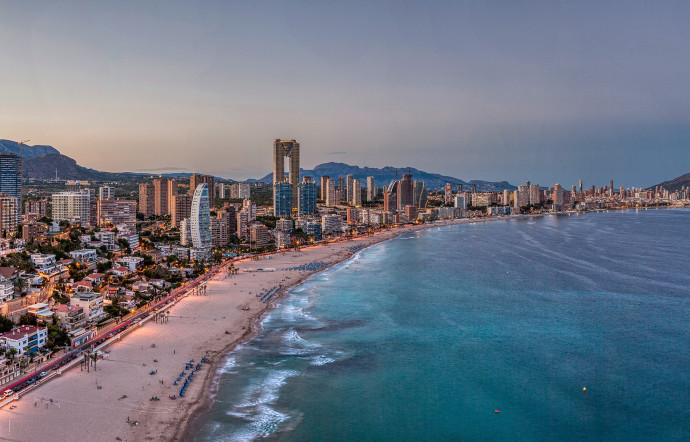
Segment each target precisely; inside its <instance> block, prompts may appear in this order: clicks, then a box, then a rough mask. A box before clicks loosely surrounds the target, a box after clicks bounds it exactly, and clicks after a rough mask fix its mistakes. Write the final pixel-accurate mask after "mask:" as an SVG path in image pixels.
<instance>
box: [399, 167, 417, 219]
mask: <svg viewBox="0 0 690 442" xmlns="http://www.w3.org/2000/svg"><path fill="white" fill-rule="evenodd" d="M397 194H398V195H397V196H398V211H399V212H404V211H405V206H411V205H412V204H414V188H413V183H412V174H409V173H406V174H404V175H403V176H402V179H401V180H400V181H399V182H398V192H397Z"/></svg>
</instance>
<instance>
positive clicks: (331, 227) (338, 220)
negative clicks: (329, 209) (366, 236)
mask: <svg viewBox="0 0 690 442" xmlns="http://www.w3.org/2000/svg"><path fill="white" fill-rule="evenodd" d="M342 225H343V219H342V217H341V216H340V215H323V216H322V217H321V234H322V235H328V234H332V233H340V231H341V227H342Z"/></svg>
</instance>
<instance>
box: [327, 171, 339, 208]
mask: <svg viewBox="0 0 690 442" xmlns="http://www.w3.org/2000/svg"><path fill="white" fill-rule="evenodd" d="M336 204H338V201H336V200H335V181H333V180H332V179H330V178H329V179H327V180H326V205H327V206H329V207H330V206H335V205H336Z"/></svg>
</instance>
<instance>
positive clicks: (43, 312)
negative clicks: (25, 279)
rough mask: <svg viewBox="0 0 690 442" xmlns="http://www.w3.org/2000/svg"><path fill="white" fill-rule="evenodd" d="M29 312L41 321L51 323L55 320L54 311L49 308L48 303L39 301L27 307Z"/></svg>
mask: <svg viewBox="0 0 690 442" xmlns="http://www.w3.org/2000/svg"><path fill="white" fill-rule="evenodd" d="M26 310H27V312H28V313H30V314H32V315H34V316H36V319H37V320H38V321H39V322H43V323H45V324H48V323H51V322H52V321H53V312H52V310H50V309H49V308H48V304H44V303H42V302H39V303H37V304H33V305H30V306H28V307H27V309H26Z"/></svg>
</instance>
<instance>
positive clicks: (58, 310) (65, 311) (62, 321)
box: [52, 304, 86, 331]
mask: <svg viewBox="0 0 690 442" xmlns="http://www.w3.org/2000/svg"><path fill="white" fill-rule="evenodd" d="M52 310H53V313H55V315H56V316H57V317H58V324H59V325H60V328H62V329H64V330H67V331H70V330H74V329H76V328H79V327H81V326H82V325H83V324H84V322H85V321H86V317H85V316H84V309H83V308H82V307H79V306H76V305H69V304H58V305H56V306H54V307H53V309H52Z"/></svg>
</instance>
